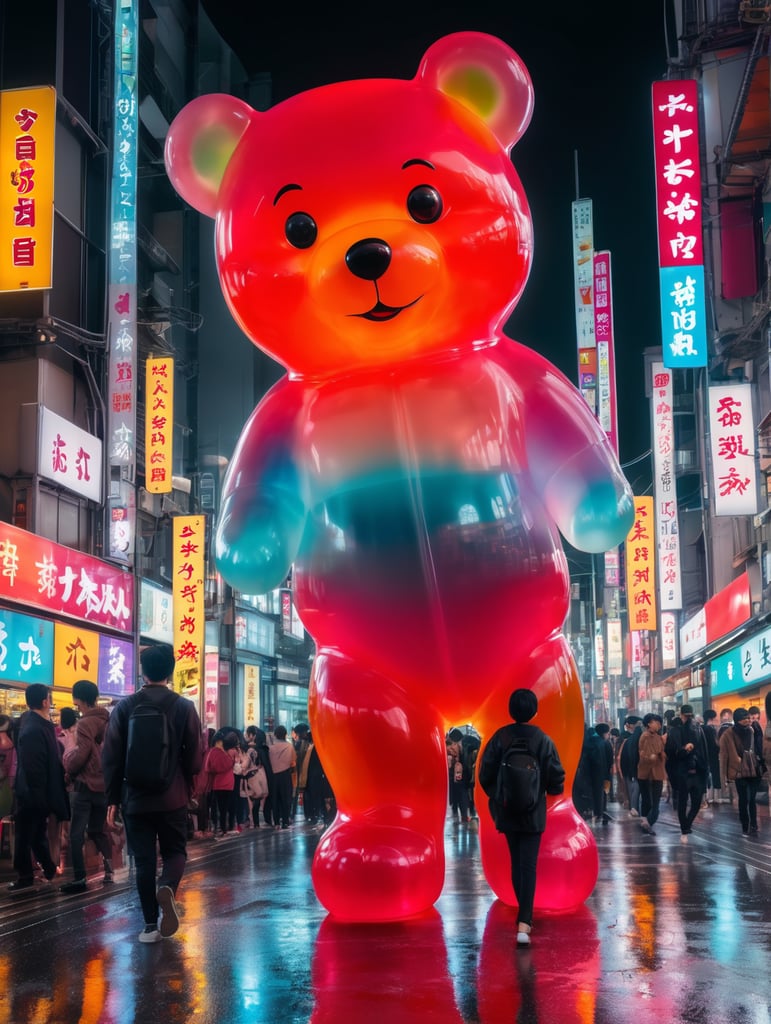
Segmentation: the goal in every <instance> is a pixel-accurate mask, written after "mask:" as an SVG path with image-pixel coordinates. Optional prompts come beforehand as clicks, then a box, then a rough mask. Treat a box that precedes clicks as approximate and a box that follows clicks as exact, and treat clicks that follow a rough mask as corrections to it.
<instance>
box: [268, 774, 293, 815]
mask: <svg viewBox="0 0 771 1024" xmlns="http://www.w3.org/2000/svg"><path fill="white" fill-rule="evenodd" d="M270 795H271V801H272V804H273V820H274V822H275V823H276V825H277V826H278V825H281V827H282V828H286V827H287V826H288V825H289V817H290V815H291V813H292V772H291V770H290V769H287V770H286V771H285V772H276V774H275V775H274V776H273V789H272V791H271V794H270Z"/></svg>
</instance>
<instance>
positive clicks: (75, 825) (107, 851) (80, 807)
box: [70, 786, 112, 879]
mask: <svg viewBox="0 0 771 1024" xmlns="http://www.w3.org/2000/svg"><path fill="white" fill-rule="evenodd" d="M106 819H107V797H106V796H105V795H104V793H94V792H93V790H90V789H88V788H87V787H86V786H82V787H81V788H80V789H76V790H75V792H74V793H73V794H72V820H71V821H70V856H71V858H72V870H73V873H74V875H75V878H77V879H81V878H85V877H86V860H85V856H84V852H83V845H84V843H85V841H86V829H88V835H89V838H90V839H93V841H94V845H95V846H96V848H97V850H98V851H99V852H100V853H101V855H102V856H103V857H104V859H105V860H110V858H111V857H112V847H111V845H110V840H109V839H108V837H107V833H106V832H105V830H104V823H105V821H106Z"/></svg>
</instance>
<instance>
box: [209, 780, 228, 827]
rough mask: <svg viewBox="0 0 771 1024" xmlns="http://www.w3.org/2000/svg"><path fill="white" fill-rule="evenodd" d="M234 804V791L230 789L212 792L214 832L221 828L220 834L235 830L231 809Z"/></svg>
mask: <svg viewBox="0 0 771 1024" xmlns="http://www.w3.org/2000/svg"><path fill="white" fill-rule="evenodd" d="M232 804H233V791H232V790H230V789H215V790H212V808H211V820H212V824H213V825H214V831H215V832H216V831H217V827H218V826H219V830H220V832H228V831H232V829H233V821H232V820H231V814H230V812H231V809H232Z"/></svg>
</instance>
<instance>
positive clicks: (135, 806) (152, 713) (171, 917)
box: [102, 644, 202, 942]
mask: <svg viewBox="0 0 771 1024" xmlns="http://www.w3.org/2000/svg"><path fill="white" fill-rule="evenodd" d="M139 662H140V665H141V669H142V677H143V679H144V686H143V687H142V689H141V690H139V691H138V692H137V693H133V694H131V696H129V697H124V699H123V700H122V701H120V703H119V704H117V705H116V707H115V708H114V710H113V712H112V714H111V715H110V721H109V724H108V726H107V733H106V735H105V739H104V747H103V749H102V768H103V771H104V784H105V791H106V793H107V802H108V805H109V807H108V812H107V823H108V825H109V826H110V827H113V826H114V824H115V819H116V814H117V812H118V808H119V806H120V807H121V809H122V815H123V821H124V823H125V827H126V839H127V841H128V845H129V847H130V849H131V851H132V852H133V854H134V862H135V865H136V885H137V892H138V894H139V902H140V904H141V907H142V913H143V915H144V922H145V926H144V929H143V930H142V931H141V932H140V934H139V941H140V942H160V940H161V939H162V938H165V937H168V936H170V935H173V934H174V933H175V932H176V931H177V929H178V928H179V916H178V914H177V907H176V902H175V896H176V892H177V889H178V887H179V884H180V882H181V880H182V875H183V874H184V871H185V862H186V860H187V815H188V811H187V807H188V803H189V801H190V798H191V795H192V793H193V786H194V780H195V776H196V775H197V774H198V772H200V770H201V760H202V758H201V723H200V720H199V718H198V712H197V711H196V709H195V705H194V704H193V703H192V701H189V700H187V699H186V698H185V697H180V696H179V695H178V694H176V693H175V692H174V691H173V690H171V689H169V687H168V683H169V682H170V681H171V678H172V676H173V673H174V665H175V659H174V651H173V650H172V648H171V647H170V646H169V645H168V644H158V645H157V646H154V647H146V648H145V649H144V650H143V651H142V652H141V654H140V655H139ZM157 848H159V849H160V854H161V862H162V868H161V875H160V878H159V879H158V885H157V888H156V881H155V875H156V868H157V862H158V854H157ZM159 912H160V914H161V919H160V927H159V925H158V914H159Z"/></svg>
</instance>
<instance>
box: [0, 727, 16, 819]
mask: <svg viewBox="0 0 771 1024" xmlns="http://www.w3.org/2000/svg"><path fill="white" fill-rule="evenodd" d="M15 783H16V744H15V742H14V737H13V719H12V718H11V717H10V715H2V714H0V818H5V817H7V816H8V815H9V814H10V813H11V811H12V810H13V789H14V785H15Z"/></svg>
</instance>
